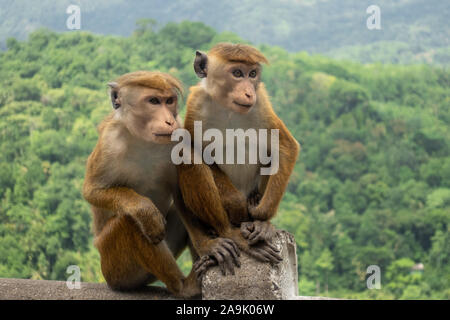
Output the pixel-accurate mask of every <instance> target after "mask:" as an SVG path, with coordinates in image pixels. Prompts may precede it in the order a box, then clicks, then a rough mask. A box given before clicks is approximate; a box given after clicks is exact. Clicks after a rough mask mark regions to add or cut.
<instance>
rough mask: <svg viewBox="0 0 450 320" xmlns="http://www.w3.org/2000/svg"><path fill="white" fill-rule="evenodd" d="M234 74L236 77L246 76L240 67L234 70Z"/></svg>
mask: <svg viewBox="0 0 450 320" xmlns="http://www.w3.org/2000/svg"><path fill="white" fill-rule="evenodd" d="M233 76H235V77H236V78H242V77H243V76H244V74H243V73H242V71H241V70H240V69H236V70H234V71H233Z"/></svg>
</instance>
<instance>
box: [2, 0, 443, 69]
mask: <svg viewBox="0 0 450 320" xmlns="http://www.w3.org/2000/svg"><path fill="white" fill-rule="evenodd" d="M71 4H76V5H79V6H80V10H81V30H85V31H91V32H95V33H102V34H107V35H111V34H114V35H122V36H129V35H130V34H131V33H132V32H133V30H134V27H135V21H136V20H138V19H140V18H152V19H155V20H156V21H158V23H159V24H160V25H164V24H165V23H167V22H180V21H183V20H189V21H201V22H203V23H206V24H207V25H210V26H212V27H213V28H214V29H216V30H219V31H221V32H222V31H231V32H234V33H236V34H238V35H239V36H241V37H243V38H245V39H248V40H250V41H252V42H253V43H255V44H270V45H276V46H281V47H283V48H285V49H287V50H289V51H292V52H297V51H307V52H308V53H322V54H325V55H328V56H330V57H333V58H343V59H357V60H358V61H360V62H363V63H365V62H373V61H382V62H391V63H418V62H424V63H433V64H441V65H449V63H450V28H449V25H448V20H449V18H450V6H449V5H448V3H447V1H442V0H401V1H399V0H397V1H392V0H377V1H376V2H373V1H372V0H265V1H260V0H216V1H208V2H205V1H204V0H190V1H184V0H170V1H165V0H96V1H90V0H76V1H74V0H59V1H54V0H41V1H30V0H14V1H10V0H0V47H1V44H2V42H3V43H4V41H5V40H6V39H7V38H8V37H11V36H14V37H19V38H22V39H24V38H25V37H26V35H27V34H29V32H30V31H33V30H35V29H36V28H39V27H41V26H44V27H47V28H50V29H52V30H57V31H67V27H66V19H67V18H68V16H69V15H68V14H66V9H67V7H68V6H69V5H71ZM374 4H375V5H377V6H379V8H380V11H381V29H380V30H369V29H368V28H367V27H366V20H367V18H368V17H369V16H370V14H367V13H366V9H367V8H368V7H369V6H371V5H374Z"/></svg>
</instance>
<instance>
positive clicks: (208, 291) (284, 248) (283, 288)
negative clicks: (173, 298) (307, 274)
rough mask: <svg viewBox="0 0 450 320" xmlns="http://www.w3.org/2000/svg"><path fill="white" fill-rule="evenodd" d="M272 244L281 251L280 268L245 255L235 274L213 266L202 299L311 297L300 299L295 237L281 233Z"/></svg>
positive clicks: (206, 276)
mask: <svg viewBox="0 0 450 320" xmlns="http://www.w3.org/2000/svg"><path fill="white" fill-rule="evenodd" d="M273 243H274V244H275V245H276V246H277V247H278V248H279V249H281V255H282V257H283V261H282V262H280V263H279V264H277V265H271V264H270V263H262V262H259V261H256V260H255V259H254V258H251V257H249V256H248V255H246V254H245V253H243V252H242V253H241V257H240V261H241V267H240V268H236V269H235V275H227V276H223V275H222V273H221V272H220V270H219V268H218V267H213V268H211V269H210V270H208V271H207V272H206V274H205V275H204V277H203V281H202V291H203V299H208V300H209V299H225V300H289V299H296V300H297V299H299V298H309V297H297V294H298V277H297V253H296V244H295V240H294V237H293V236H292V235H291V234H290V233H288V232H286V231H281V230H280V232H279V233H278V235H277V236H276V237H275V239H274V242H273ZM299 300H300V299H299ZM308 300H309V299H308Z"/></svg>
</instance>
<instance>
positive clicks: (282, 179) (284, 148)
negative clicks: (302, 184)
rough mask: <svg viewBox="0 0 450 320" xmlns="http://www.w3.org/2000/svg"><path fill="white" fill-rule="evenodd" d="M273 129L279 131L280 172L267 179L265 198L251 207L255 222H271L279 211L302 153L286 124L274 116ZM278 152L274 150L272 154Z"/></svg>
mask: <svg viewBox="0 0 450 320" xmlns="http://www.w3.org/2000/svg"><path fill="white" fill-rule="evenodd" d="M272 121H273V123H272V124H271V127H272V128H273V129H279V130H280V131H279V149H278V151H279V164H278V172H277V173H275V174H273V175H270V176H268V178H266V181H265V182H266V183H265V188H264V186H263V190H264V193H263V196H262V199H261V201H260V203H259V204H258V205H257V206H256V207H249V211H250V215H251V217H252V218H254V219H255V220H270V219H272V218H273V217H274V216H275V214H276V211H277V209H278V205H279V204H280V201H281V198H282V197H283V194H284V191H285V190H286V187H287V184H288V181H289V177H290V175H291V173H292V170H293V169H294V165H295V162H296V160H297V157H298V155H299V153H300V145H299V143H298V142H297V141H296V140H295V138H294V137H293V136H292V135H291V133H290V132H289V130H288V129H287V128H286V126H285V125H284V123H283V122H282V121H281V120H280V119H279V118H278V117H276V115H274V117H273V120H272ZM274 151H275V152H276V150H275V149H272V150H271V152H272V153H273V152H274Z"/></svg>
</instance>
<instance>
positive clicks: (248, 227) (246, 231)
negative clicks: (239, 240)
mask: <svg viewBox="0 0 450 320" xmlns="http://www.w3.org/2000/svg"><path fill="white" fill-rule="evenodd" d="M253 230H254V225H253V222H243V223H242V224H241V234H242V236H243V237H244V238H246V239H248V237H249V236H250V234H251V233H252V232H253Z"/></svg>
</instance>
